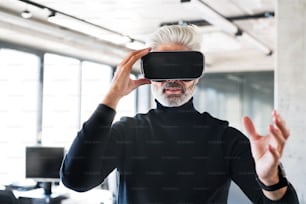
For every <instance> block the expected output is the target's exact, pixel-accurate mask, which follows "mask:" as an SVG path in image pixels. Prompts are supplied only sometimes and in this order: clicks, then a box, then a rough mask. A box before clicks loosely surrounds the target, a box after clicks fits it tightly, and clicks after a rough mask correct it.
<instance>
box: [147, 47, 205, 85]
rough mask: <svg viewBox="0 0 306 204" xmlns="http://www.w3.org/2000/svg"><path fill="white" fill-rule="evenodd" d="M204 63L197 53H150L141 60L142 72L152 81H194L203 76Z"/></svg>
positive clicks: (201, 55) (200, 55) (202, 56)
mask: <svg viewBox="0 0 306 204" xmlns="http://www.w3.org/2000/svg"><path fill="white" fill-rule="evenodd" d="M204 61H205V58H204V55H203V54H202V53H201V52H197V51H169V52H168V51H167V52H150V53H148V54H147V55H145V56H143V57H142V58H141V71H142V73H143V75H144V77H145V78H147V79H150V80H152V81H165V80H194V79H196V78H199V77H201V76H202V74H203V71H204Z"/></svg>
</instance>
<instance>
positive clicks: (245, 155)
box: [224, 128, 299, 204]
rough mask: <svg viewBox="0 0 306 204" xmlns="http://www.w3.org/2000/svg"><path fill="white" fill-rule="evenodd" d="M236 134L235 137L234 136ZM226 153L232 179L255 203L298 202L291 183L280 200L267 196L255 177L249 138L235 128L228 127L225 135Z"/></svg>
mask: <svg viewBox="0 0 306 204" xmlns="http://www.w3.org/2000/svg"><path fill="white" fill-rule="evenodd" d="M234 135H236V136H235V137H233V136H234ZM224 144H227V147H226V148H225V154H226V158H227V162H228V166H229V171H230V174H231V177H232V180H233V181H234V182H235V183H236V184H237V185H238V186H239V187H240V188H241V189H242V191H243V192H244V193H245V194H246V195H247V196H248V197H249V199H250V200H251V201H252V202H253V203H258V204H277V203H278V204H298V203H299V201H298V198H297V195H296V192H295V189H294V187H293V186H292V185H291V184H290V185H289V187H288V190H287V192H286V194H285V195H284V196H283V197H282V199H280V200H278V201H272V200H270V199H268V198H266V197H265V196H264V194H263V192H262V189H261V188H260V187H259V185H258V184H257V181H256V179H255V174H256V173H255V163H254V160H253V157H252V154H251V149H250V144H249V141H248V139H247V138H246V137H245V136H244V135H243V134H242V133H240V132H239V131H238V130H236V129H234V128H228V131H227V133H226V136H225V142H224Z"/></svg>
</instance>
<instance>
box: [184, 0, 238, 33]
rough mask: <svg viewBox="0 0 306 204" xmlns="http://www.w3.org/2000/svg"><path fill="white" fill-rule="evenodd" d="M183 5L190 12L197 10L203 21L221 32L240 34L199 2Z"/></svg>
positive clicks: (193, 1)
mask: <svg viewBox="0 0 306 204" xmlns="http://www.w3.org/2000/svg"><path fill="white" fill-rule="evenodd" d="M183 5H184V6H186V7H187V8H189V9H190V10H191V11H196V10H197V11H199V12H201V15H202V18H203V19H204V20H206V21H207V22H209V23H210V24H211V25H214V26H216V27H218V28H219V29H220V30H222V31H225V32H227V33H229V34H232V35H236V34H237V33H239V32H240V30H239V28H238V27H237V26H236V25H234V24H233V23H232V22H231V21H229V20H227V19H226V18H225V17H224V16H222V15H221V14H220V13H218V12H217V11H215V10H214V9H213V8H211V7H210V6H209V5H207V4H206V3H204V2H202V1H201V0H192V1H190V2H186V3H183Z"/></svg>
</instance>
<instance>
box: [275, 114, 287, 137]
mask: <svg viewBox="0 0 306 204" xmlns="http://www.w3.org/2000/svg"><path fill="white" fill-rule="evenodd" d="M272 115H273V122H274V123H275V125H276V126H277V127H278V128H279V129H280V131H281V132H282V134H283V136H284V137H285V138H286V139H288V137H289V136H290V132H289V129H288V128H287V127H286V122H285V121H284V120H283V119H282V117H281V116H280V115H279V114H278V113H277V111H276V110H274V111H273V112H272Z"/></svg>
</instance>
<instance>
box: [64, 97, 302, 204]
mask: <svg viewBox="0 0 306 204" xmlns="http://www.w3.org/2000/svg"><path fill="white" fill-rule="evenodd" d="M114 116H115V111H114V110H113V109H111V108H109V107H107V106H105V105H99V106H98V108H97V109H96V111H95V112H94V113H93V115H92V116H91V117H90V118H89V120H88V121H87V122H85V123H84V125H83V127H82V129H81V130H80V131H79V132H78V135H77V137H76V139H75V140H74V142H73V144H72V146H71V148H70V150H69V152H68V153H67V155H66V157H65V160H64V162H63V165H62V168H61V176H62V182H63V183H64V185H66V186H67V187H69V188H71V189H73V190H76V191H80V192H83V191H87V190H90V189H91V188H93V187H95V186H97V185H99V184H101V182H103V180H104V178H105V177H107V175H108V174H109V173H110V172H111V171H112V170H113V169H115V168H117V170H118V172H119V174H120V185H119V193H118V194H119V198H118V203H120V204H122V203H129V204H153V203H154V204H157V203H158V204H171V203H176V204H178V203H181V204H182V203H201V204H203V203H222V204H223V203H226V202H227V196H228V190H229V186H230V181H231V180H233V181H234V182H236V183H237V184H238V186H240V188H241V189H242V190H243V191H244V193H245V194H246V195H247V196H248V197H249V199H250V200H251V201H252V202H253V203H290V204H294V203H298V201H297V197H296V193H295V190H294V188H293V187H292V186H291V185H290V187H289V188H288V191H287V193H286V195H285V196H284V197H283V199H282V200H280V201H279V202H275V201H270V200H268V199H267V198H265V196H264V195H263V193H262V190H261V189H260V188H259V186H258V184H257V183H256V180H255V170H254V161H253V159H252V155H251V152H250V145H249V141H248V139H247V138H246V137H245V136H244V135H243V134H242V133H241V132H239V131H238V130H236V129H235V128H232V127H229V126H228V122H226V121H221V120H218V119H216V118H213V117H212V116H210V115H209V114H208V113H199V112H197V111H196V110H195V109H194V107H193V103H192V100H190V101H189V102H188V103H186V104H185V105H183V106H181V107H174V108H169V107H164V106H162V105H161V104H159V103H157V108H156V109H152V110H150V111H149V112H148V113H146V114H137V115H136V116H135V117H124V118H122V119H121V120H120V121H119V122H116V123H114V124H112V123H113V119H114Z"/></svg>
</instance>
